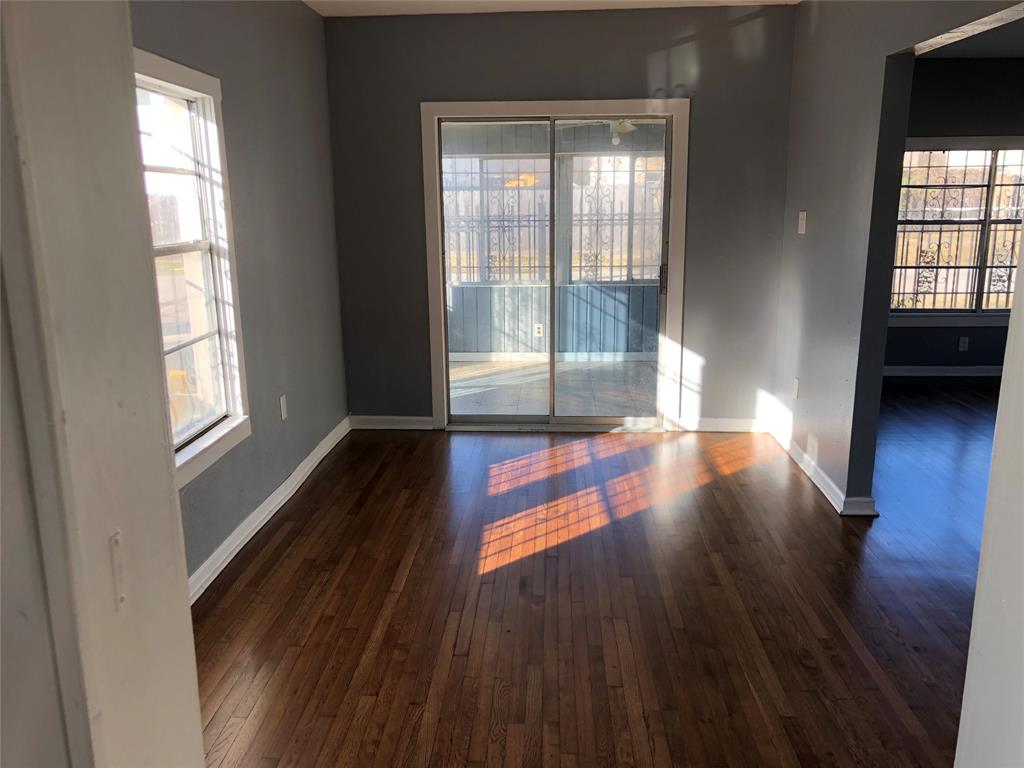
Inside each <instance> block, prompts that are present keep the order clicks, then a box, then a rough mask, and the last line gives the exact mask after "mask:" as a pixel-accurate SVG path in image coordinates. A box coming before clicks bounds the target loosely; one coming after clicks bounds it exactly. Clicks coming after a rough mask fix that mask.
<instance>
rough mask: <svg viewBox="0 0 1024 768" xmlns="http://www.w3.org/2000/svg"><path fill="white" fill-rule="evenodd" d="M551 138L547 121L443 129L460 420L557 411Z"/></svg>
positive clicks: (453, 393)
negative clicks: (553, 394)
mask: <svg viewBox="0 0 1024 768" xmlns="http://www.w3.org/2000/svg"><path fill="white" fill-rule="evenodd" d="M550 133H551V131H550V123H549V122H548V121H547V120H544V121H512V122H509V121H505V122H497V121H486V122H463V121H445V122H442V123H441V197H442V213H443V218H444V231H443V245H444V265H445V289H446V290H445V294H446V300H447V305H448V315H447V323H448V324H447V335H448V391H449V408H450V412H451V414H452V416H454V417H458V416H535V417H536V416H539V417H541V418H542V419H546V418H547V416H548V415H549V413H550V381H551V379H550V373H549V364H550V353H549V346H548V344H549V341H548V339H549V336H550V334H549V329H548V320H549V316H550V299H549V296H550V291H551V283H550V279H551V278H550V260H549V243H550V231H549V227H550V219H551V179H550V175H551V174H550V168H551V157H550V151H551V143H550V142H551V139H550Z"/></svg>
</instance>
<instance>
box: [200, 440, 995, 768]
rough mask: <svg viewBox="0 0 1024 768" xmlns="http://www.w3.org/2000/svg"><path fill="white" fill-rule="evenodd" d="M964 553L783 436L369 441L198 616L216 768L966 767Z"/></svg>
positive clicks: (340, 455) (936, 461) (969, 556)
mask: <svg viewBox="0 0 1024 768" xmlns="http://www.w3.org/2000/svg"><path fill="white" fill-rule="evenodd" d="M884 433H885V430H883V434H884ZM893 445H895V443H893ZM907 445H910V443H909V442H908V443H907ZM955 454H956V452H955V451H954V452H952V454H951V453H950V452H946V451H942V450H938V449H936V450H935V451H934V452H933V453H932V454H931V455H929V456H928V457H927V458H928V460H929V461H930V462H931V465H930V466H931V467H932V469H933V470H934V471H936V472H940V471H943V469H944V468H945V469H949V468H950V465H948V464H947V465H943V464H942V463H941V462H942V461H944V460H946V459H943V458H942V457H944V456H948V455H955ZM879 455H880V460H881V461H885V462H889V463H888V464H887V465H886V468H883V469H882V471H880V473H879V479H880V481H881V482H883V483H888V482H890V481H891V478H894V477H895V476H896V475H895V474H894V473H897V472H898V471H900V470H899V467H900V466H903V469H902V471H903V472H905V473H906V472H909V473H913V472H915V471H917V467H916V465H913V464H909V465H908V464H906V463H905V459H904V460H900V459H898V458H897V456H896V454H895V453H893V452H892V451H891V450H889V448H888V447H886V448H885V449H884V450H881V451H880V454H879ZM905 455H910V454H909V453H908V454H905ZM908 467H909V469H908ZM971 469H972V471H973V470H976V469H977V467H974V465H972V466H971ZM947 487H948V486H947ZM879 497H880V498H881V499H886V498H894V497H891V494H890V492H889V491H887V490H885V489H882V490H881V491H880V493H879ZM949 530H950V529H949V526H948V524H947V523H945V522H943V521H942V520H939V519H929V517H928V515H927V514H925V512H924V511H923V510H918V511H914V512H908V513H903V512H902V511H900V510H891V511H890V512H889V513H886V512H885V510H884V509H883V517H882V518H879V519H878V520H875V521H873V522H869V521H866V520H849V519H842V518H840V517H839V516H838V515H837V514H836V513H835V511H834V510H833V509H832V508H831V507H830V506H829V504H828V502H827V501H826V500H825V499H824V497H823V496H822V495H821V494H820V493H819V492H818V490H817V489H816V488H815V487H814V486H813V484H812V483H811V482H810V480H809V479H808V478H807V477H806V476H805V475H804V474H803V473H802V472H801V471H800V470H799V468H797V467H796V466H795V465H794V464H793V462H792V461H790V460H789V458H788V457H787V456H786V455H785V453H784V452H783V451H782V450H781V448H779V447H778V446H777V445H776V444H775V443H774V441H773V440H772V439H771V438H770V437H767V436H764V435H737V434H697V433H688V434H679V433H676V434H622V433H615V434H606V435H580V434H566V435H555V434H514V433H509V434H483V433H461V434H446V433H437V432H353V433H352V434H351V435H349V436H348V437H347V438H346V439H345V440H344V441H343V442H342V443H341V444H340V445H339V446H338V447H337V448H336V449H335V450H334V451H333V452H332V453H331V454H330V456H328V458H327V459H326V460H325V461H324V462H323V463H322V464H321V465H320V466H319V467H318V468H317V469H316V470H315V471H314V473H313V474H312V475H311V477H310V478H309V480H308V481H307V482H306V483H305V484H304V486H303V488H302V489H301V490H300V491H299V492H298V493H297V494H296V495H295V496H294V497H293V498H292V500H291V501H289V502H288V504H286V505H285V507H284V508H282V510H281V511H280V512H279V513H278V514H277V515H275V516H274V517H273V518H272V520H271V521H270V522H269V523H268V524H267V525H266V526H265V527H264V528H263V529H262V530H261V531H260V532H259V533H258V534H257V535H256V536H255V537H254V538H253V539H252V541H251V542H250V543H249V544H248V545H246V547H245V548H244V549H243V550H242V552H241V553H239V555H238V556H237V557H236V558H235V559H234V560H233V561H232V562H231V563H230V564H229V566H228V567H227V568H226V569H225V570H224V571H223V573H222V574H221V575H220V576H219V577H218V578H217V579H216V580H215V581H214V583H213V584H212V585H211V587H210V588H209V590H208V591H207V592H206V594H204V596H203V597H202V598H201V599H200V601H199V602H198V603H197V604H196V606H195V609H194V623H195V636H196V654H197V660H198V669H199V687H200V696H201V703H202V718H203V726H204V738H205V745H206V750H207V762H208V764H209V765H211V766H236V765H253V764H264V763H265V764H268V765H277V766H283V765H299V764H303V765H323V766H334V765H348V764H363V765H377V766H390V765H411V764H416V765H434V764H437V765H449V764H450V765H466V766H468V765H520V764H523V765H534V764H536V765H541V764H545V763H546V764H554V765H566V766H592V765H694V766H705V765H707V766H715V765H722V766H725V765H757V766H775V765H798V764H829V765H831V764H835V765H889V764H899V765H950V764H951V762H952V755H953V749H954V744H955V738H956V727H957V720H958V715H959V704H960V696H961V693H962V686H963V669H964V662H965V654H966V649H967V633H968V630H969V622H970V607H971V606H970V602H971V593H972V591H973V586H971V587H970V588H968V586H967V582H966V581H962V580H961V579H960V576H959V574H961V573H962V572H966V571H968V570H969V569H970V568H971V567H972V566H974V567H976V557H977V554H976V547H973V545H972V546H967V547H964V546H963V544H964V541H965V540H967V539H965V537H966V535H967V534H966V522H964V523H958V524H957V526H956V527H954V529H953V530H954V531H956V530H959V531H960V532H961V534H962V535H957V536H950V535H949V533H948V531H949ZM978 533H979V534H980V524H979V526H978ZM972 547H973V548H972Z"/></svg>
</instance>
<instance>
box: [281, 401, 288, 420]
mask: <svg viewBox="0 0 1024 768" xmlns="http://www.w3.org/2000/svg"><path fill="white" fill-rule="evenodd" d="M287 419H288V397H287V395H281V421H285V420H287Z"/></svg>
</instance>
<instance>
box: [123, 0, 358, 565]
mask: <svg viewBox="0 0 1024 768" xmlns="http://www.w3.org/2000/svg"><path fill="white" fill-rule="evenodd" d="M131 16H132V33H133V36H134V43H135V45H136V46H137V47H139V48H143V49H145V50H147V51H151V52H153V53H155V54H157V55H160V56H164V57H166V58H169V59H173V60H175V61H177V62H180V63H181V64H184V65H186V66H189V67H192V68H194V69H198V70H200V71H203V72H206V73H208V74H210V75H213V76H215V77H218V78H220V81H221V88H222V91H223V112H224V135H225V145H226V150H227V167H228V174H229V178H230V181H231V203H232V215H233V217H234V221H233V223H234V232H235V239H236V243H235V249H236V254H237V265H238V266H237V268H238V286H239V294H240V295H239V301H240V304H241V315H242V335H243V340H244V345H245V362H246V373H247V376H248V387H249V405H250V409H251V412H252V431H253V433H252V435H251V436H250V437H249V438H247V439H246V440H245V441H243V442H242V443H241V444H240V445H239V446H238V447H236V448H235V449H234V450H232V451H231V452H230V453H229V454H228V455H227V456H225V457H224V458H222V459H221V460H220V461H219V462H218V463H217V464H215V465H214V466H213V467H211V468H210V469H209V470H207V471H206V472H204V473H203V474H202V475H200V476H199V477H198V478H197V479H196V480H195V481H193V482H192V483H190V484H189V485H188V486H187V487H185V488H184V489H183V490H182V494H181V510H182V516H183V523H184V529H185V548H186V553H187V557H188V568H189V572H190V573H191V572H193V571H195V569H196V568H197V567H198V566H199V565H201V564H202V563H203V561H204V560H205V559H206V558H207V557H208V556H209V555H210V554H211V553H212V552H213V551H214V550H215V549H216V548H217V546H219V545H220V544H221V542H223V541H224V539H225V538H226V537H227V536H228V535H229V534H230V533H231V532H232V531H233V530H234V529H235V527H236V526H237V525H238V524H239V523H240V522H241V521H242V520H243V519H244V518H245V517H246V516H247V515H248V514H249V513H250V512H252V511H253V510H254V509H255V508H256V507H257V506H258V505H259V504H260V503H261V502H262V501H263V500H264V499H266V498H267V496H269V495H270V493H271V492H272V491H273V490H274V489H275V488H276V487H277V486H278V485H280V484H281V482H282V481H283V480H284V479H285V478H287V477H288V475H289V474H291V472H292V471H293V470H294V469H295V467H296V466H297V465H298V464H299V462H300V461H302V459H304V458H305V457H306V456H307V455H308V454H309V453H310V451H312V450H313V448H314V447H315V446H316V445H317V443H318V442H319V441H320V440H321V439H322V438H323V437H324V436H325V435H326V434H327V433H328V432H329V431H330V430H331V429H332V428H334V427H335V426H336V425H337V424H338V423H339V422H340V421H341V420H342V419H343V418H344V417H345V416H346V415H347V413H348V405H347V401H346V394H345V369H344V363H343V356H342V341H341V313H340V309H339V298H338V261H337V255H336V249H335V229H334V198H333V191H332V181H331V172H330V169H331V147H330V142H329V135H328V110H327V86H326V73H325V58H324V27H323V20H322V19H321V18H320V17H319V16H318V15H317V14H316V13H314V12H313V11H312V10H311V9H309V8H308V7H307V6H305V5H303V4H302V3H296V2H264V3H220V2H202V3H193V2H134V3H132V4H131ZM354 327H356V328H358V327H359V326H358V325H356V326H354ZM281 394H287V396H288V420H287V421H284V422H282V421H281V417H280V411H279V407H278V398H279V396H280V395H281Z"/></svg>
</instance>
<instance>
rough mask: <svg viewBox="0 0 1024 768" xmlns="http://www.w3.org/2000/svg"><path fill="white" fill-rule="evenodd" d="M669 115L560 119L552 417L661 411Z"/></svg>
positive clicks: (638, 414)
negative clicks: (658, 117) (660, 340)
mask: <svg viewBox="0 0 1024 768" xmlns="http://www.w3.org/2000/svg"><path fill="white" fill-rule="evenodd" d="M665 123H666V121H665V120H664V119H661V120H627V119H620V120H557V121H555V184H556V194H555V232H556V237H555V306H556V308H557V313H556V318H555V326H556V335H555V338H556V339H557V343H556V350H555V359H554V377H555V398H554V400H555V401H554V415H556V416H584V417H606V416H607V417H643V416H651V417H653V416H655V415H656V413H657V392H658V333H659V326H660V321H661V303H662V302H661V291H660V277H661V264H662V253H663V249H662V244H663V240H664V238H663V235H662V232H663V222H662V214H663V202H664V194H665Z"/></svg>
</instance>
